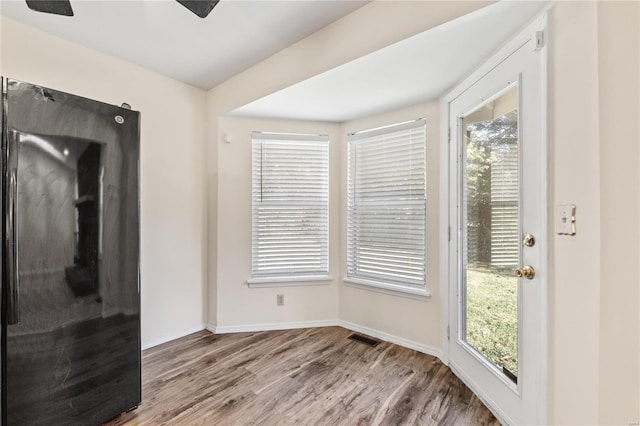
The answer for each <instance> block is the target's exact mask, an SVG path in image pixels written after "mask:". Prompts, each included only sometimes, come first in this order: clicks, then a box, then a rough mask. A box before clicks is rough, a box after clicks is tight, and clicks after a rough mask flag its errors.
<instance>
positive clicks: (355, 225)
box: [343, 118, 430, 299]
mask: <svg viewBox="0 0 640 426" xmlns="http://www.w3.org/2000/svg"><path fill="white" fill-rule="evenodd" d="M347 143H348V160H347V161H348V171H347V175H348V176H347V271H346V275H345V277H344V278H343V281H344V282H345V284H346V285H349V286H355V287H359V288H364V289H367V290H374V291H379V292H384V293H390V294H395V295H401V296H405V297H411V298H417V299H424V298H427V297H429V296H430V292H429V290H428V288H427V280H426V276H427V268H426V262H427V249H426V246H427V229H426V227H427V224H426V217H427V211H426V209H427V201H426V193H427V186H426V120H425V119H423V118H420V119H418V120H414V121H408V122H403V123H398V124H394V125H390V126H385V127H380V128H376V129H371V130H366V131H362V132H357V133H352V134H349V135H348V136H347ZM365 144H369V145H365ZM400 147H402V149H403V151H404V152H409V153H410V154H408V155H407V156H406V157H397V156H395V160H396V161H407V162H408V163H407V169H405V170H407V171H408V173H407V175H406V176H403V175H399V179H400V180H398V177H396V178H395V179H390V180H388V181H387V182H384V184H386V188H387V190H388V188H389V187H392V188H393V189H392V190H391V191H389V194H390V196H388V197H385V196H384V195H375V196H371V197H372V198H370V199H369V200H367V198H368V196H364V197H362V196H358V195H356V193H357V192H358V191H360V192H362V191H365V190H369V191H371V190H376V188H375V187H374V186H375V185H377V183H374V182H372V181H366V179H367V178H365V177H364V176H365V175H364V174H363V175H362V177H360V175H359V173H358V172H357V171H356V169H357V168H358V167H365V164H364V163H362V162H359V161H358V158H357V157H356V156H357V155H358V154H357V152H360V155H375V156H377V157H376V160H377V161H376V163H380V164H381V166H380V172H381V174H380V175H379V178H385V173H387V172H389V171H390V170H391V169H387V170H385V167H384V165H383V164H388V163H387V161H389V160H391V159H392V157H391V156H389V155H388V154H387V153H391V154H392V155H393V154H394V150H395V149H396V148H400ZM368 150H369V151H368ZM381 150H382V151H383V152H385V153H384V154H381V153H380V151H381ZM367 151H368V153H367V154H364V153H365V152H367ZM398 159H399V160H398ZM416 159H418V160H417V161H416ZM412 162H415V163H414V167H411V163H412ZM375 167H376V166H375V164H374V166H373V170H375ZM388 167H390V166H388ZM363 173H364V172H363ZM386 176H388V175H386ZM403 178H404V179H405V183H406V179H411V183H410V184H409V185H408V186H406V185H403V183H402V179H403ZM376 179H378V177H377V176H376ZM420 179H421V181H420ZM371 185H374V186H371ZM365 188H366V189H365ZM396 190H397V191H396ZM394 191H396V192H395V193H394ZM398 191H403V193H405V194H407V191H408V194H409V195H408V196H405V197H398ZM385 195H386V194H385ZM381 206H383V207H384V208H386V209H388V210H387V212H388V211H391V210H389V209H396V208H399V209H401V210H399V211H398V213H399V214H402V219H397V218H396V219H388V218H387V219H386V220H387V223H383V224H381V225H380V228H379V230H380V237H377V236H376V235H375V234H376V232H377V230H376V231H374V232H373V237H372V238H374V239H377V240H378V241H379V240H384V239H388V240H391V239H393V238H396V239H397V241H398V244H401V245H402V246H403V249H407V250H408V251H410V252H411V253H412V256H414V257H415V259H414V261H409V260H407V258H404V260H403V258H402V257H397V258H396V259H395V260H393V261H392V262H393V263H394V264H393V265H391V264H385V262H387V260H386V259H389V258H393V256H395V254H394V253H393V252H392V251H391V250H390V249H389V248H385V247H377V248H376V247H373V248H372V245H371V242H370V241H371V240H368V238H370V237H369V236H366V237H363V236H362V235H364V234H363V233H362V232H361V231H360V229H362V227H363V226H367V227H369V229H371V228H370V227H371V225H374V226H375V221H371V220H370V219H366V216H365V218H363V219H360V218H359V217H362V216H358V214H362V212H363V210H362V209H363V208H364V209H365V210H364V212H367V213H375V214H381V215H383V216H384V209H383V208H382V207H381ZM407 221H411V226H416V224H417V231H418V233H417V234H416V233H413V232H412V231H411V228H410V227H408V226H407V225H405V223H406V222H407ZM393 224H395V225H397V226H398V231H397V233H396V234H395V235H394V233H393V231H392V230H391V228H390V227H389V225H393ZM403 228H404V229H403ZM374 229H375V228H374ZM369 235H372V234H371V231H369ZM408 235H411V236H412V237H415V236H416V235H417V236H418V238H417V240H416V241H414V242H412V243H411V244H409V245H406V243H402V242H400V240H401V239H402V237H403V236H405V237H406V236H408ZM420 237H421V238H420ZM363 239H366V244H367V245H368V247H367V249H366V250H367V251H368V253H367V257H368V258H369V259H364V256H362V254H363V247H362V246H363V244H362V241H363ZM420 257H421V258H420ZM365 262H366V263H367V266H366V267H363V266H362V264H363V263H365ZM386 268H398V272H385V271H384V269H386ZM420 268H421V270H420ZM401 275H404V276H405V278H403V277H401Z"/></svg>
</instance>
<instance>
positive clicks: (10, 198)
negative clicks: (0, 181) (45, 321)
mask: <svg viewBox="0 0 640 426" xmlns="http://www.w3.org/2000/svg"><path fill="white" fill-rule="evenodd" d="M7 136H8V137H7V174H8V176H7V183H6V185H7V187H6V194H7V214H6V216H5V217H6V224H5V225H6V230H7V234H6V235H7V236H6V238H7V240H6V241H5V247H6V253H7V278H8V288H7V323H8V324H18V323H19V322H20V298H19V296H20V279H19V277H18V152H19V149H20V148H19V144H18V132H15V131H9V132H7Z"/></svg>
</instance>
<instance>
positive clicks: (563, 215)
mask: <svg viewBox="0 0 640 426" xmlns="http://www.w3.org/2000/svg"><path fill="white" fill-rule="evenodd" d="M556 233H557V234H558V235H576V206H575V204H559V205H558V206H556Z"/></svg>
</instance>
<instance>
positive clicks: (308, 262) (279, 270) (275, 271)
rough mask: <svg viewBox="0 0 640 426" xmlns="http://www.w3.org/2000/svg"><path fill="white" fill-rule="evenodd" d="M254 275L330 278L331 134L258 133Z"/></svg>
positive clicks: (258, 278)
mask: <svg viewBox="0 0 640 426" xmlns="http://www.w3.org/2000/svg"><path fill="white" fill-rule="evenodd" d="M252 143H253V148H252V150H253V154H252V157H253V163H252V169H253V178H252V196H253V203H252V212H253V213H252V214H253V233H252V240H253V241H252V279H250V280H249V283H250V284H252V283H254V284H255V283H268V282H278V281H298V280H299V281H312V280H323V279H329V277H328V273H329V138H328V136H321V135H293V134H277V133H260V132H254V133H253V134H252Z"/></svg>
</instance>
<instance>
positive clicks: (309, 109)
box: [231, 0, 549, 122]
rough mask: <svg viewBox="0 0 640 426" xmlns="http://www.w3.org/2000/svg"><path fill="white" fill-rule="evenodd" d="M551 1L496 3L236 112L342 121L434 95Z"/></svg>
mask: <svg viewBox="0 0 640 426" xmlns="http://www.w3.org/2000/svg"><path fill="white" fill-rule="evenodd" d="M548 3H549V1H548V0H544V1H501V2H499V3H494V4H492V5H490V6H487V7H485V8H483V9H479V10H477V11H475V12H473V13H470V14H468V15H465V16H463V17H460V18H458V19H455V20H453V21H449V22H447V23H446V24H443V25H441V26H439V27H436V28H433V29H431V30H428V31H426V32H424V33H422V34H418V35H416V36H413V37H411V38H408V39H406V40H403V41H401V42H398V43H396V44H393V45H391V46H389V47H386V48H384V49H381V50H378V51H376V52H373V53H371V54H369V55H367V56H364V57H362V58H359V59H356V60H354V61H352V62H349V63H347V64H345V65H342V66H340V67H337V68H334V69H332V70H330V71H327V72H325V73H323V74H320V75H317V76H315V77H313V78H310V79H308V80H305V81H303V82H300V83H298V84H295V85H293V86H290V87H288V88H286V89H283V90H281V91H279V92H276V93H274V94H272V95H269V96H266V97H264V98H262V99H259V100H257V101H254V102H252V103H250V104H247V105H245V106H243V107H241V108H238V109H236V110H235V111H233V112H232V113H231V115H237V116H254V117H267V118H289V119H300V120H316V121H331V122H344V121H348V120H353V119H356V118H360V117H365V116H369V115H373V114H376V113H381V112H384V111H389V110H393V109H397V108H401V107H403V106H408V105H412V104H415V103H418V102H421V101H425V100H431V99H436V98H438V97H440V96H441V95H443V94H444V93H445V92H446V91H447V90H449V89H450V88H451V87H452V86H453V85H454V84H455V83H457V82H459V81H460V80H462V79H463V78H464V77H465V76H467V75H468V74H470V73H471V72H472V71H473V70H474V69H475V68H476V67H477V66H478V65H479V64H481V63H482V62H483V61H484V60H485V59H487V58H488V56H489V55H490V54H491V53H492V52H493V51H495V50H496V49H497V48H498V47H500V46H501V45H502V44H503V43H504V42H506V41H507V40H508V39H509V38H510V36H512V35H514V34H515V33H516V32H517V30H518V29H519V28H521V27H522V26H524V25H525V24H526V23H527V22H528V21H529V20H530V19H531V18H533V17H534V16H535V15H536V14H538V13H539V12H540V11H541V10H542V9H543V8H544V7H545V6H546V5H547V4H548Z"/></svg>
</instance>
